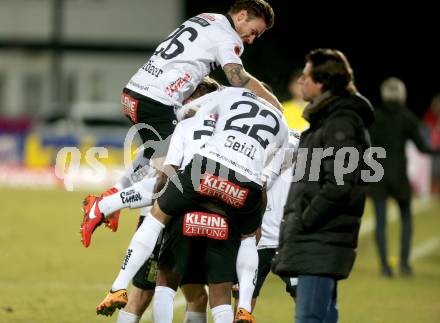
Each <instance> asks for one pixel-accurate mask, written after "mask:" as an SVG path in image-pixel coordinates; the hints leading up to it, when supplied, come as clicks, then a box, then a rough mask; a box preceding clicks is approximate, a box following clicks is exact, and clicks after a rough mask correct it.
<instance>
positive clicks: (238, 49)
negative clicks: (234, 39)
mask: <svg viewBox="0 0 440 323" xmlns="http://www.w3.org/2000/svg"><path fill="white" fill-rule="evenodd" d="M240 49H241V48H240V46H238V45H235V47H234V53H235V55H237V56H239V55H240Z"/></svg>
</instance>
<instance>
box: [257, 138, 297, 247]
mask: <svg viewBox="0 0 440 323" xmlns="http://www.w3.org/2000/svg"><path fill="white" fill-rule="evenodd" d="M298 145H299V133H298V132H296V131H289V144H288V148H287V149H286V150H285V154H284V162H283V167H282V171H281V174H280V176H278V177H277V178H275V180H274V181H273V183H272V185H271V187H270V189H269V190H268V191H267V206H266V212H265V213H264V215H263V223H262V225H261V239H260V242H259V243H258V249H266V248H276V247H277V246H278V238H279V234H280V223H281V219H282V218H283V214H284V205H285V204H286V201H287V195H288V194H289V189H290V184H291V183H292V176H293V167H294V165H295V163H294V161H295V160H296V155H297V153H298Z"/></svg>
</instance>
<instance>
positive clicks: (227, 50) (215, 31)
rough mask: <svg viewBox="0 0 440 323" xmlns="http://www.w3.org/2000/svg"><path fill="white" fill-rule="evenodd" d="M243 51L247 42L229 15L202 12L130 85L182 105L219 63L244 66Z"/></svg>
mask: <svg viewBox="0 0 440 323" xmlns="http://www.w3.org/2000/svg"><path fill="white" fill-rule="evenodd" d="M242 53H243V41H242V40H241V38H240V36H239V35H238V33H237V32H236V31H235V29H234V27H232V25H231V23H230V22H229V20H228V18H227V17H226V16H224V15H220V14H214V13H202V14H200V15H198V16H195V17H193V18H191V19H188V20H187V21H185V22H184V23H183V24H182V25H181V26H180V27H179V28H177V29H176V30H174V31H173V32H172V33H171V34H170V35H169V36H168V37H167V38H166V39H165V40H164V41H163V42H162V43H161V44H160V45H159V46H158V47H157V49H156V51H155V52H154V53H153V55H152V56H151V58H150V60H149V61H148V62H147V63H145V64H144V65H143V66H142V67H141V68H140V69H139V70H138V71H137V73H136V74H135V75H134V76H133V77H132V78H131V79H130V81H129V82H128V84H127V85H126V87H127V88H128V89H130V90H132V91H134V92H137V93H140V94H142V95H145V96H147V97H149V98H152V99H154V100H156V101H159V102H161V103H163V104H166V105H174V106H180V105H181V104H182V102H183V101H184V100H185V99H187V98H188V97H189V96H190V95H191V94H192V93H193V92H194V90H195V88H196V87H197V85H198V84H199V83H200V82H201V80H202V78H203V77H204V76H206V75H208V74H209V73H210V72H211V70H213V69H215V67H216V66H218V65H219V66H221V67H223V66H224V65H226V64H229V63H234V64H240V65H242V62H241V59H240V56H241V54H242Z"/></svg>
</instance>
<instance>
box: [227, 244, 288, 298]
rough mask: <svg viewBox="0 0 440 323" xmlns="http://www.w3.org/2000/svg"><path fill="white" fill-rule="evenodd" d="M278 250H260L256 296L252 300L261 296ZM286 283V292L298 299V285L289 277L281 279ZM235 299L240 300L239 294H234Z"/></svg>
mask: <svg viewBox="0 0 440 323" xmlns="http://www.w3.org/2000/svg"><path fill="white" fill-rule="evenodd" d="M275 252H276V248H267V249H258V272H257V281H256V283H255V289H254V294H253V295H252V298H257V297H258V296H260V291H261V288H262V287H263V284H264V281H265V280H266V277H267V275H268V274H269V273H270V266H271V264H272V258H273V257H274V256H275ZM281 279H282V280H283V281H284V282H285V283H286V292H287V293H289V294H290V296H292V297H296V284H292V281H291V279H290V278H288V277H281ZM232 295H233V297H234V298H239V294H238V292H235V291H234V292H233V293H232Z"/></svg>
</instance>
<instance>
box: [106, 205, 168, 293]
mask: <svg viewBox="0 0 440 323" xmlns="http://www.w3.org/2000/svg"><path fill="white" fill-rule="evenodd" d="M164 227H165V226H164V225H163V224H162V223H160V222H159V221H158V220H156V219H155V218H154V217H153V216H152V215H151V213H149V214H148V216H146V217H145V220H144V222H142V225H141V226H140V227H139V228H138V229H137V231H136V233H135V234H134V235H133V238H132V239H131V242H130V245H129V246H128V249H127V254H126V256H125V259H124V262H123V264H122V267H121V270H120V271H119V275H118V277H117V278H116V280H115V282H114V283H113V286H112V291H117V290H119V289H127V287H128V284H129V283H130V281H131V279H132V278H133V276H134V275H135V274H136V272H137V271H138V270H139V268H141V266H142V265H143V264H144V263H145V261H146V260H147V259H148V258H149V257H150V256H151V254H152V253H153V250H154V247H155V246H156V242H157V239H158V237H159V234H160V232H161V231H162V229H163V228H164Z"/></svg>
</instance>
